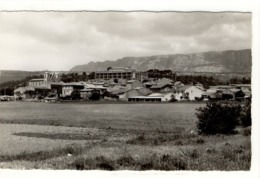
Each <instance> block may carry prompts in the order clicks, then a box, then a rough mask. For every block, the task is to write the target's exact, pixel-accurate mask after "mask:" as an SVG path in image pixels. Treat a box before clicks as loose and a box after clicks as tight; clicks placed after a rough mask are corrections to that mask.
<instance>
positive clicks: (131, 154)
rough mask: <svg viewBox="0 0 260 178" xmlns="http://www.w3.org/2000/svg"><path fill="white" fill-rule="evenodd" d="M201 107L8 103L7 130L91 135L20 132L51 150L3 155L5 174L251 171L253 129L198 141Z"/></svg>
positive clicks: (3, 117)
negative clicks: (24, 127)
mask: <svg viewBox="0 0 260 178" xmlns="http://www.w3.org/2000/svg"><path fill="white" fill-rule="evenodd" d="M201 105H202V104H189V103H183V104H160V103H158V104H145V105H142V104H123V105H119V104H111V105H110V104H98V105H95V104H75V103H71V104H46V103H19V102H18V103H15V102H13V103H4V104H1V105H0V110H1V114H0V123H2V124H4V123H13V124H15V123H16V124H17V123H18V124H32V125H46V127H47V126H50V125H52V126H61V127H62V128H68V127H87V128H90V129H89V130H87V131H80V132H77V128H75V129H73V130H74V131H70V132H66V129H64V131H63V132H62V133H61V132H59V131H57V132H51V131H48V130H47V131H46V130H45V131H46V132H45V131H43V130H42V131H41V132H40V131H39V130H33V131H31V130H30V129H27V130H24V131H20V132H19V127H18V129H17V130H15V132H12V133H11V134H13V135H12V136H13V137H15V138H16V139H19V138H26V139H27V138H28V140H32V144H34V141H33V140H34V139H39V138H40V139H42V141H43V142H44V144H45V145H46V149H43V150H45V151H35V152H22V153H19V154H8V155H0V168H15V169H77V170H92V169H101V170H225V171H232V170H249V169H250V162H251V143H250V135H251V129H250V128H246V129H240V130H238V133H237V134H234V135H215V136H204V135H197V133H196V121H197V119H196V117H195V115H194V113H195V109H196V108H198V107H200V106H201ZM187 108H188V109H187ZM55 128H57V127H55ZM70 129H71V128H70ZM91 129H95V130H96V131H95V132H93V130H91ZM75 130H76V131H75ZM7 138H8V137H7ZM49 140H52V141H53V140H55V141H56V140H57V142H58V140H63V141H64V140H69V141H73V140H80V142H81V143H83V144H81V145H78V144H73V145H70V146H65V147H62V146H61V147H59V148H56V147H55V149H51V150H49V149H48V141H49ZM27 143H30V142H27ZM84 144H85V145H84ZM17 149H19V148H17Z"/></svg>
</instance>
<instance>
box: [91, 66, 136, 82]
mask: <svg viewBox="0 0 260 178" xmlns="http://www.w3.org/2000/svg"><path fill="white" fill-rule="evenodd" d="M135 78H136V70H135V69H131V68H124V67H113V68H112V67H109V68H108V69H107V70H106V71H98V72H96V73H95V79H96V80H110V79H126V80H132V79H135Z"/></svg>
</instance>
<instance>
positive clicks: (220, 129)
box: [196, 102, 241, 135]
mask: <svg viewBox="0 0 260 178" xmlns="http://www.w3.org/2000/svg"><path fill="white" fill-rule="evenodd" d="M240 112H241V106H240V105H238V104H234V103H233V104H232V103H223V102H208V103H207V104H206V107H200V108H198V109H197V112H196V115H197V117H198V119H199V120H198V122H197V128H198V133H199V134H210V135H214V134H218V133H220V134H231V133H232V132H233V131H234V129H235V127H236V126H237V125H238V122H239V117H240Z"/></svg>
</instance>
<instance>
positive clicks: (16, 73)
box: [0, 70, 44, 84]
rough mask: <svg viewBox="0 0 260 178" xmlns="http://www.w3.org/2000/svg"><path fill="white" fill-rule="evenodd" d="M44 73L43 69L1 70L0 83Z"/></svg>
mask: <svg viewBox="0 0 260 178" xmlns="http://www.w3.org/2000/svg"><path fill="white" fill-rule="evenodd" d="M43 73H44V72H43V71H36V72H31V71H20V70H0V84H1V83H4V82H7V81H12V80H22V79H24V78H26V77H28V76H33V75H37V76H38V75H43Z"/></svg>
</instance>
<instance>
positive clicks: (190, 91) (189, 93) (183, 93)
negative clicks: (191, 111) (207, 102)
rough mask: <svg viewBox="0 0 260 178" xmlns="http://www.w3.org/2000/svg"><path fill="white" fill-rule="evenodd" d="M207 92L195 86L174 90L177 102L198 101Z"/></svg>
mask: <svg viewBox="0 0 260 178" xmlns="http://www.w3.org/2000/svg"><path fill="white" fill-rule="evenodd" d="M204 93H205V91H204V90H201V89H199V88H197V87H196V86H193V85H185V86H182V87H179V88H176V89H173V94H174V97H175V99H176V100H191V101H194V100H197V99H199V98H201V97H202V94H204Z"/></svg>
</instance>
